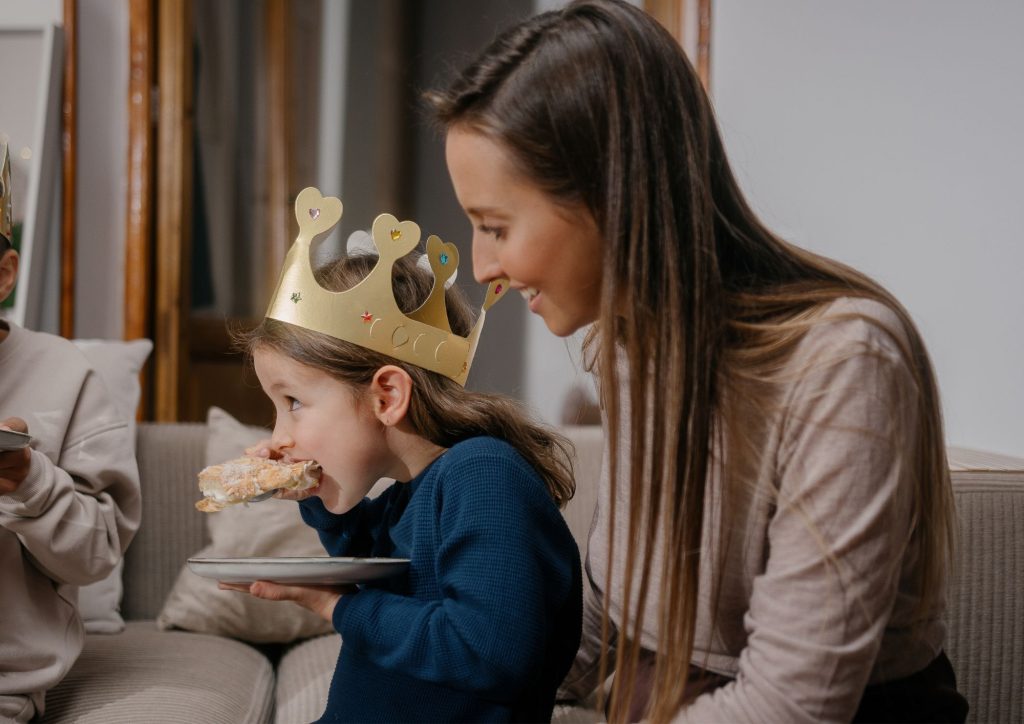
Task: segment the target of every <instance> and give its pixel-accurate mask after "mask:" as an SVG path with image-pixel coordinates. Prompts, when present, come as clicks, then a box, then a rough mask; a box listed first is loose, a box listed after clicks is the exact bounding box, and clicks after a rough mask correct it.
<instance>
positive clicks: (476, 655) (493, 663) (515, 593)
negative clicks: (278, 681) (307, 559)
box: [300, 437, 582, 722]
mask: <svg viewBox="0 0 1024 724" xmlns="http://www.w3.org/2000/svg"><path fill="white" fill-rule="evenodd" d="M300 507H301V510H302V517H303V519H304V520H305V521H306V523H307V524H308V525H310V526H312V527H313V528H315V529H317V531H318V532H319V534H320V540H321V541H322V542H323V544H324V547H325V548H326V549H327V552H328V553H330V554H331V555H335V556H384V557H394V558H409V559H410V565H409V569H408V573H407V575H403V576H401V577H399V578H395V579H391V580H389V581H384V582H375V583H373V584H367V585H365V586H362V587H360V590H359V592H358V593H354V594H349V595H345V596H342V598H341V600H340V601H339V602H338V604H337V606H336V607H335V609H334V627H335V629H337V631H338V632H339V633H340V634H341V637H342V642H343V644H342V648H341V654H340V655H339V657H338V663H337V666H336V667H335V670H334V678H333V679H332V680H331V689H330V693H329V695H328V699H327V710H326V711H325V712H324V715H323V719H321V721H330V722H333V721H358V722H369V721H391V722H396V721H399V722H407V721H494V722H498V721H501V722H504V721H527V722H538V721H548V720H550V718H551V712H552V708H553V705H554V699H555V691H556V689H557V687H558V685H559V684H560V683H561V681H562V679H563V678H564V677H565V675H566V673H567V672H568V670H569V666H570V665H571V663H572V660H573V658H574V657H575V655H576V650H577V648H578V647H579V641H580V625H581V616H582V592H581V591H582V584H581V575H580V559H579V551H578V549H577V548H576V543H575V541H574V540H573V538H572V535H571V534H570V532H569V529H568V527H567V526H566V524H565V521H564V519H563V518H562V515H561V513H559V511H558V508H557V507H556V506H555V504H554V502H553V501H552V499H551V497H550V495H549V494H548V492H547V489H546V487H545V485H544V482H543V481H542V480H541V478H540V477H539V476H538V475H537V473H536V471H534V470H533V468H531V467H530V466H529V465H528V464H527V463H526V461H525V460H524V459H523V458H522V457H521V456H520V455H519V453H517V452H516V451H515V450H514V449H513V448H512V447H511V446H510V445H508V444H507V443H505V442H502V441H500V440H496V439H493V438H485V437H481V438H473V439H470V440H466V441H464V442H461V443H458V444H457V445H454V446H453V447H452V448H451V449H449V450H448V451H447V452H446V453H444V454H443V455H442V456H441V457H439V458H438V459H437V460H435V461H434V462H433V463H432V464H431V465H430V466H429V467H427V469H426V470H424V471H423V472H422V473H420V474H419V475H418V476H417V477H416V478H415V479H413V480H412V481H410V482H408V483H395V484H394V485H392V486H391V487H390V488H388V489H387V490H386V491H385V492H384V493H383V494H381V495H380V496H379V497H378V498H376V499H373V500H370V499H369V498H367V499H365V500H363V501H362V502H361V503H360V504H359V505H357V506H356V507H355V508H353V509H352V510H351V511H349V512H348V513H345V514H344V515H335V514H333V513H330V512H329V511H327V510H326V509H325V508H324V506H323V503H322V502H321V501H320V499H319V498H309V499H307V500H305V501H303V502H302V503H300Z"/></svg>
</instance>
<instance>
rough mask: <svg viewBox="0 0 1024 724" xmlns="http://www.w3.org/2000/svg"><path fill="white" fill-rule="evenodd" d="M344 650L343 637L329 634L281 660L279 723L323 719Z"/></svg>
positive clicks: (303, 643)
mask: <svg viewBox="0 0 1024 724" xmlns="http://www.w3.org/2000/svg"><path fill="white" fill-rule="evenodd" d="M340 651H341V636H339V635H338V634H328V635H327V636H318V637H317V638H315V639H310V640H309V641H303V642H302V643H300V644H299V645H297V646H295V647H293V648H292V649H290V650H289V651H288V652H287V653H286V654H285V655H284V656H282V657H281V662H280V663H279V664H278V666H277V691H276V701H277V703H276V705H275V706H276V708H277V718H276V719H275V722H276V724H306V723H307V722H311V721H313V720H315V719H318V718H320V715H321V714H323V713H324V707H325V706H327V691H328V690H329V689H330V688H331V677H332V676H333V675H334V666H335V664H337V663H338V654H339V652H340Z"/></svg>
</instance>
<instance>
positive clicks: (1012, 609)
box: [946, 472, 1024, 722]
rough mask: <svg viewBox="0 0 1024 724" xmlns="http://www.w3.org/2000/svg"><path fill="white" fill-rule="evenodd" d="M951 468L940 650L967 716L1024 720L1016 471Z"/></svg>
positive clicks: (1021, 539) (1022, 513)
mask: <svg viewBox="0 0 1024 724" xmlns="http://www.w3.org/2000/svg"><path fill="white" fill-rule="evenodd" d="M979 477H987V478H988V479H987V480H985V479H981V480H977V479H971V478H972V476H971V475H970V474H967V473H956V472H954V473H953V490H954V493H955V494H956V503H957V515H958V517H959V519H960V545H959V548H958V555H957V559H958V560H957V568H956V571H955V578H954V580H953V582H952V586H951V587H950V591H949V597H948V602H947V605H948V609H947V614H946V615H947V623H948V624H949V633H948V636H947V639H946V651H947V653H948V654H949V658H950V661H952V662H953V669H954V670H955V671H956V677H957V688H958V689H959V690H960V691H961V692H963V694H964V696H966V697H967V701H968V702H969V703H970V706H971V710H970V713H969V714H968V717H967V720H968V721H971V722H1022V721H1024V475H1020V474H1016V475H1009V474H1006V475H999V474H991V475H986V476H979Z"/></svg>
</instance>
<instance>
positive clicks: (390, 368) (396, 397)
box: [370, 365, 412, 426]
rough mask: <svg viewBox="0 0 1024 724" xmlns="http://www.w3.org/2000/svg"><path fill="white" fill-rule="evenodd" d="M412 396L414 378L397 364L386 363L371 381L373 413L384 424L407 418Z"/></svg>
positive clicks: (395, 423)
mask: <svg viewBox="0 0 1024 724" xmlns="http://www.w3.org/2000/svg"><path fill="white" fill-rule="evenodd" d="M411 398H412V378H411V377H410V376H409V373H408V372H406V371H405V370H403V369H402V368H401V367H398V366H397V365H384V366H383V367H381V368H380V369H379V370H377V371H376V372H375V373H374V375H373V380H371V381H370V399H371V400H372V401H373V413H374V415H376V417H377V419H378V420H380V421H381V422H382V423H383V424H384V425H387V426H394V425H397V424H398V423H399V422H401V421H402V420H404V419H405V414H406V413H407V412H408V411H409V400H410V399H411Z"/></svg>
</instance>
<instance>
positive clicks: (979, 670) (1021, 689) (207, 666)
mask: <svg viewBox="0 0 1024 724" xmlns="http://www.w3.org/2000/svg"><path fill="white" fill-rule="evenodd" d="M564 432H565V433H566V434H567V435H568V436H569V437H570V439H571V440H572V441H573V442H574V444H575V445H576V450H577V468H576V470H577V479H578V487H577V494H576V497H575V498H574V500H573V501H572V502H571V503H570V505H569V506H568V507H567V509H566V511H565V515H566V518H567V521H568V523H569V526H570V528H571V529H572V531H573V534H574V535H575V537H576V540H577V542H578V543H579V544H580V547H581V550H585V546H586V537H587V532H588V529H589V526H590V521H591V515H592V511H593V505H594V498H595V489H596V485H595V481H596V476H597V473H598V469H599V465H600V459H601V450H602V444H603V441H602V437H601V430H600V428H599V427H594V426H579V427H567V428H564ZM207 435H208V429H207V425H206V424H201V423H142V424H140V425H139V427H138V431H137V456H138V461H139V470H140V474H141V479H142V488H143V515H142V524H141V527H140V529H139V533H138V535H137V536H136V538H135V540H134V541H133V543H132V545H131V546H130V548H129V550H128V552H127V554H126V556H125V564H124V571H123V581H124V592H123V600H122V603H121V613H122V614H123V616H124V618H125V620H126V622H127V625H126V627H125V629H124V630H123V631H121V632H120V633H116V634H90V635H88V636H87V640H86V645H85V649H84V651H83V652H82V655H81V657H80V658H79V660H78V661H77V663H76V664H75V666H74V667H73V668H72V670H71V671H70V673H69V674H68V676H67V677H66V678H65V679H64V681H63V682H62V683H61V684H60V685H59V686H57V687H56V688H55V689H54V690H53V691H51V692H50V694H49V695H48V697H47V703H46V715H45V717H44V721H46V722H83V723H84V722H96V723H97V724H99V723H102V724H119V723H121V722H125V723H127V722H152V723H159V722H183V723H184V722H188V723H189V724H194V723H195V722H210V723H214V724H220V723H227V722H277V723H278V724H290V723H292V722H309V721H311V720H313V719H316V718H317V717H318V716H319V715H320V713H321V711H322V709H323V705H324V701H325V699H326V692H327V688H328V685H329V681H330V676H331V673H332V671H333V668H334V662H335V659H336V657H337V653H338V650H339V647H340V645H341V641H340V638H339V637H338V636H337V635H336V634H326V635H320V636H315V637H312V638H309V639H305V640H301V641H297V642H291V643H287V644H280V643H278V644H268V645H259V644H251V643H244V642H241V641H239V640H236V639H233V638H230V637H227V636H220V635H210V634H203V633H194V632H188V631H181V630H161V629H159V628H158V627H157V626H156V624H155V619H156V618H157V616H158V614H159V613H160V611H161V607H162V606H163V605H164V601H165V599H166V597H167V596H168V592H169V591H170V590H171V588H172V586H173V585H174V584H175V580H176V577H177V576H178V575H179V573H180V571H181V569H182V566H183V564H184V562H185V560H186V559H187V558H188V557H189V556H191V555H194V554H195V553H196V551H197V550H199V549H200V548H202V547H203V545H204V544H206V543H207V542H208V533H207V528H206V526H205V525H204V516H203V514H202V513H199V512H197V511H196V510H195V509H194V507H193V502H194V500H195V498H196V483H195V480H196V473H197V471H198V470H200V469H201V468H202V467H203V465H204V459H205V458H204V451H205V444H206V438H207ZM958 456H959V457H958ZM958 461H959V462H958ZM951 462H952V470H953V471H954V472H953V475H954V485H955V488H956V498H957V504H958V514H959V518H960V521H961V538H960V549H959V551H960V553H959V566H958V575H957V576H956V577H955V578H954V579H953V581H952V582H951V587H950V592H949V608H948V614H947V615H948V623H949V640H948V646H947V652H948V654H949V656H950V658H951V659H952V661H953V664H954V666H955V667H956V671H957V675H958V678H959V684H960V687H961V690H962V691H964V692H966V695H967V697H968V699H969V700H970V703H971V713H970V717H969V720H970V721H978V722H1020V721H1024V472H1016V473H1015V472H1013V471H1012V470H1009V468H1013V467H1014V465H1013V464H1007V463H1006V461H1002V462H1000V461H998V460H997V461H995V462H994V463H993V461H992V460H991V459H986V458H984V457H983V456H980V457H979V456H977V455H974V456H972V455H971V454H970V453H969V452H966V451H952V452H951ZM1010 462H1011V463H1012V461H1010ZM999 467H1002V468H1006V469H1002V470H1000V469H994V468H999ZM240 595H242V594H240ZM272 605H284V604H272ZM287 605H291V604H287ZM559 718H563V719H565V720H567V721H568V720H570V719H572V718H574V714H573V713H571V712H566V711H564V710H562V711H556V719H559Z"/></svg>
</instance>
